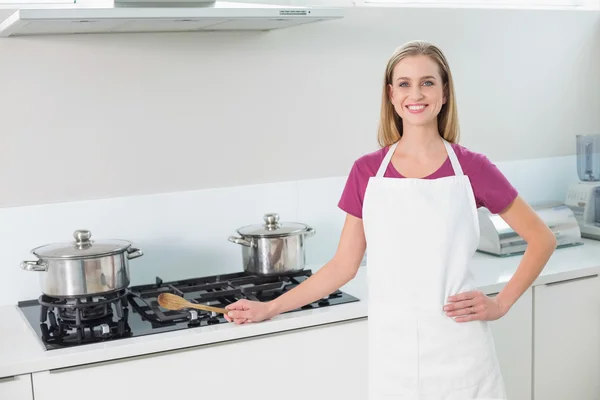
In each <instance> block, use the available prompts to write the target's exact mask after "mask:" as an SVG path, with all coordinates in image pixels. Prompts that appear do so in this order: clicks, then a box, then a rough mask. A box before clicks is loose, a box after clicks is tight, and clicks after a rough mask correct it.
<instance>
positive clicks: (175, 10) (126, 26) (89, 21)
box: [0, 0, 343, 37]
mask: <svg viewBox="0 0 600 400" xmlns="http://www.w3.org/2000/svg"><path fill="white" fill-rule="evenodd" d="M34 1H35V0H34ZM342 16H343V15H342V12H341V10H339V9H330V8H322V7H314V8H313V7H292V6H277V5H271V4H250V3H244V2H239V3H235V2H218V1H217V2H215V1H214V0H188V1H185V0H184V1H177V2H175V1H173V2H169V1H165V0H141V1H140V0H127V1H125V0H123V1H121V0H115V1H114V2H110V3H84V4H71V3H68V4H64V3H63V4H42V5H31V4H29V5H28V4H24V5H21V6H19V10H17V11H15V12H14V13H13V14H12V15H10V16H9V17H8V18H6V19H5V20H4V21H2V22H1V23H0V37H10V36H31V35H56V34H61V35H63V34H83V33H127V32H182V31H241V30H247V31H268V30H273V29H282V28H289V27H292V26H296V25H302V24H307V23H314V22H319V21H326V20H333V19H338V18H342Z"/></svg>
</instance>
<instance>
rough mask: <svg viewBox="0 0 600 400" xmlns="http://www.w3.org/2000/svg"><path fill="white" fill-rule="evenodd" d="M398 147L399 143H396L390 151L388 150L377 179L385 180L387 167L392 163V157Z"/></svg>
mask: <svg viewBox="0 0 600 400" xmlns="http://www.w3.org/2000/svg"><path fill="white" fill-rule="evenodd" d="M396 146H398V142H396V143H394V144H393V145H391V146H390V149H389V150H388V152H387V154H386V155H385V157H384V158H383V161H382V162H381V165H380V166H379V170H377V175H375V176H376V177H377V178H383V175H384V174H385V171H386V170H387V166H388V164H389V163H390V160H391V159H392V156H393V155H394V151H395V150H396Z"/></svg>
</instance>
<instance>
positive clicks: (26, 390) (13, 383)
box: [0, 374, 33, 400]
mask: <svg viewBox="0 0 600 400" xmlns="http://www.w3.org/2000/svg"><path fill="white" fill-rule="evenodd" d="M0 399H3V400H4V399H6V400H33V393H32V390H31V375H30V374H26V375H17V376H11V377H8V378H0Z"/></svg>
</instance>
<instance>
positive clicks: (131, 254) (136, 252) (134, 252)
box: [127, 247, 144, 260]
mask: <svg viewBox="0 0 600 400" xmlns="http://www.w3.org/2000/svg"><path fill="white" fill-rule="evenodd" d="M143 255H144V252H142V251H141V250H140V249H136V248H135V247H130V248H128V249H127V259H128V260H133V259H134V258H138V257H141V256H143Z"/></svg>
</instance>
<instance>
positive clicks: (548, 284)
mask: <svg viewBox="0 0 600 400" xmlns="http://www.w3.org/2000/svg"><path fill="white" fill-rule="evenodd" d="M597 277H598V274H594V275H588V276H580V277H579V278H571V279H565V280H562V281H558V282H550V283H546V286H556V285H562V284H563V283H568V282H575V281H583V280H585V279H592V278H597Z"/></svg>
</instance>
